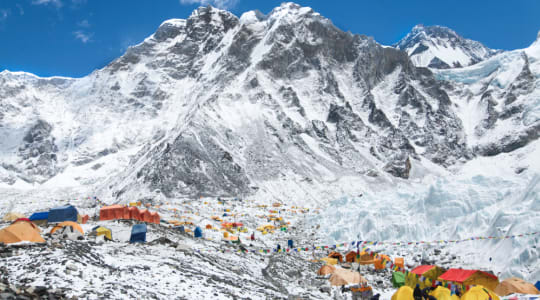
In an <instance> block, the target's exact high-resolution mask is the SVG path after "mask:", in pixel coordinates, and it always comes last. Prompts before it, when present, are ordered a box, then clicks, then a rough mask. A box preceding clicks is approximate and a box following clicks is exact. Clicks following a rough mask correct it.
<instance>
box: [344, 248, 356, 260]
mask: <svg viewBox="0 0 540 300" xmlns="http://www.w3.org/2000/svg"><path fill="white" fill-rule="evenodd" d="M355 260H356V251H349V253H347V255H345V261H346V262H355Z"/></svg>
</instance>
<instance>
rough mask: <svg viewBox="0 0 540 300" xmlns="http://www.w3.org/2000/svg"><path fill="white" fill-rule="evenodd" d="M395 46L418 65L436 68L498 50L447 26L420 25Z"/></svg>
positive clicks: (477, 59)
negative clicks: (464, 36)
mask: <svg viewBox="0 0 540 300" xmlns="http://www.w3.org/2000/svg"><path fill="white" fill-rule="evenodd" d="M394 46H395V47H396V48H397V49H400V50H403V51H406V52H407V53H408V54H409V56H410V57H411V60H412V62H413V63H414V65H415V66H417V67H429V68H434V69H449V68H460V67H466V66H470V65H473V64H476V63H478V62H480V61H483V60H485V59H487V58H489V57H491V56H493V55H495V54H496V53H497V51H496V50H492V49H489V48H487V47H486V46H484V45H482V44H481V43H479V42H477V41H473V40H469V39H466V38H463V37H462V36H460V35H458V34H457V33H456V32H455V31H453V30H451V29H450V28H446V27H443V26H423V25H416V26H415V27H414V28H413V29H412V31H411V32H410V33H408V34H407V35H406V36H405V37H404V38H403V39H401V40H400V41H399V42H398V43H397V44H396V45H394Z"/></svg>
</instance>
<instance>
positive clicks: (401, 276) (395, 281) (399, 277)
mask: <svg viewBox="0 0 540 300" xmlns="http://www.w3.org/2000/svg"><path fill="white" fill-rule="evenodd" d="M392 285H394V287H395V288H399V287H402V286H404V285H405V273H402V272H393V273H392Z"/></svg>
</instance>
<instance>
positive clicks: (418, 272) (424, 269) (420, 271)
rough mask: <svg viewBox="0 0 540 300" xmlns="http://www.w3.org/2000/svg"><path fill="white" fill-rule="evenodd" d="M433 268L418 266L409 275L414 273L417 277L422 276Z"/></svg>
mask: <svg viewBox="0 0 540 300" xmlns="http://www.w3.org/2000/svg"><path fill="white" fill-rule="evenodd" d="M433 268H435V266H429V265H424V266H418V267H416V268H414V269H413V270H412V271H411V273H414V274H416V275H418V276H422V274H424V273H426V272H427V271H429V270H431V269H433Z"/></svg>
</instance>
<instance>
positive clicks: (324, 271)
mask: <svg viewBox="0 0 540 300" xmlns="http://www.w3.org/2000/svg"><path fill="white" fill-rule="evenodd" d="M335 271H336V267H334V266H332V265H324V266H322V267H321V268H320V269H319V271H317V275H321V276H324V275H328V274H332V273H334V272H335Z"/></svg>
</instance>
